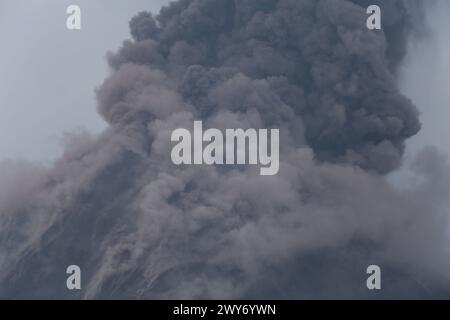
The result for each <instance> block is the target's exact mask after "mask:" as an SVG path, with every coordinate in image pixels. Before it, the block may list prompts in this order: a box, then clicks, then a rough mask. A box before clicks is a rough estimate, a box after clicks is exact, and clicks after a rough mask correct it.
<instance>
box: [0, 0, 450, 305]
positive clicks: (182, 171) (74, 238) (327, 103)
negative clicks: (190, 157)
mask: <svg viewBox="0 0 450 320" xmlns="http://www.w3.org/2000/svg"><path fill="white" fill-rule="evenodd" d="M369 2H370V3H369ZM369 4H379V5H380V6H381V8H382V12H383V27H384V31H370V30H368V29H367V28H366V19H367V14H366V7H367V6H368V5H369ZM424 10H425V8H424V4H423V2H421V1H401V0H391V1H387V0H386V1H366V0H354V1H347V0H317V1H316V0H236V1H231V0H179V1H176V2H173V3H172V4H171V5H169V6H167V7H164V8H163V9H162V10H161V12H160V14H159V15H157V16H153V15H151V14H150V13H146V12H142V13H139V14H138V15H137V16H135V17H134V18H133V19H132V20H131V22H130V30H131V35H132V37H133V39H132V40H128V41H125V42H124V43H123V46H122V47H121V48H120V49H119V50H118V52H116V53H111V54H109V56H108V61H109V63H110V66H111V69H112V73H111V76H110V77H108V78H107V79H106V80H105V82H104V83H103V85H102V86H101V87H100V88H99V89H98V91H97V95H98V109H99V113H100V114H101V115H102V117H103V118H104V119H105V120H106V121H107V122H108V123H109V128H108V129H107V130H106V131H105V132H104V133H103V134H102V136H101V137H99V138H93V137H89V136H74V137H73V138H72V139H71V140H70V143H69V146H68V147H67V151H66V153H65V155H64V157H63V158H61V159H60V160H59V161H58V162H57V163H56V164H55V166H54V168H52V169H51V170H47V171H43V170H41V169H39V168H27V169H26V170H25V169H21V168H20V167H17V165H15V164H14V165H13V164H10V163H8V164H4V165H3V167H5V168H8V170H9V169H10V168H11V167H12V169H14V170H15V171H17V175H19V177H16V178H13V177H10V176H8V175H7V176H6V177H1V176H0V182H1V183H0V185H1V186H2V187H1V188H0V199H1V200H2V201H1V202H0V219H1V224H0V258H1V259H0V296H2V297H39V298H42V297H64V298H118V297H122V298H142V297H145V298H330V297H334V298H351V297H360V298H364V297H399V298H406V297H443V296H447V297H450V282H449V278H448V276H447V274H446V273H445V272H446V270H448V268H449V267H450V259H449V255H448V250H447V243H448V236H447V231H448V230H447V226H448V221H447V214H446V213H447V211H446V208H448V207H449V203H448V202H449V201H448V200H447V199H446V194H445V191H446V190H448V188H449V187H450V171H449V170H448V168H447V167H446V165H445V159H442V157H440V156H439V155H438V154H437V153H436V152H435V150H432V149H427V150H425V151H423V152H422V153H421V154H420V155H419V157H418V158H417V160H416V162H415V168H416V172H417V175H420V177H421V178H422V180H421V181H422V183H421V184H419V185H418V186H417V187H416V188H414V189H409V190H407V191H399V190H396V189H395V188H393V187H392V186H390V185H389V183H388V182H386V180H385V177H384V174H386V173H389V172H391V171H392V170H394V169H396V168H398V167H399V166H400V164H401V159H402V154H403V151H404V143H405V140H406V139H407V138H409V137H411V136H413V135H415V134H416V133H417V132H418V131H419V130H420V122H419V118H418V113H417V111H416V108H415V107H414V106H413V105H412V103H411V102H410V101H409V100H408V99H407V98H406V97H404V96H403V95H401V94H400V93H399V90H398V88H397V85H396V82H395V73H396V70H397V68H398V66H399V64H400V63H401V61H402V58H403V57H404V55H405V52H406V43H407V39H408V36H409V35H410V34H411V32H412V31H414V30H416V28H418V25H420V21H421V15H423V13H424ZM193 120H203V123H204V124H205V126H206V127H214V128H280V135H281V136H280V148H281V150H280V152H281V153H280V162H281V165H280V172H279V174H278V175H276V176H272V177H263V176H259V175H258V174H257V173H256V170H254V168H250V167H231V168H230V167H212V166H181V167H176V166H174V165H173V164H172V163H171V161H170V151H171V147H172V145H171V143H170V134H171V132H172V130H174V129H176V128H180V127H185V128H191V127H192V122H193ZM12 169H11V170H12ZM5 170H6V169H5ZM24 175H25V177H24ZM4 181H6V183H3V182H4ZM11 181H12V182H11ZM16 181H19V182H16ZM24 181H26V183H25V182H24ZM71 264H77V265H79V266H80V267H81V269H82V272H83V273H82V274H83V289H82V290H81V291H78V292H71V291H68V290H67V289H66V287H65V284H66V282H65V279H66V276H67V275H66V273H65V271H66V267H67V266H68V265H71ZM371 264H377V265H380V266H381V267H382V269H383V283H384V287H383V290H382V291H381V292H378V293H371V292H369V291H368V290H367V288H366V282H365V279H366V276H367V275H366V273H365V271H366V268H367V266H369V265H371Z"/></svg>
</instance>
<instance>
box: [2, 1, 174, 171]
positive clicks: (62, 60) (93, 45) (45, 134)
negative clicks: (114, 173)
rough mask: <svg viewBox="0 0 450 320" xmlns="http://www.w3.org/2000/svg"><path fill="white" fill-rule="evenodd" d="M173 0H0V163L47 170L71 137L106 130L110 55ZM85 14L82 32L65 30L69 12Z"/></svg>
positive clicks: (83, 15)
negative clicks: (98, 90) (101, 100)
mask: <svg viewBox="0 0 450 320" xmlns="http://www.w3.org/2000/svg"><path fill="white" fill-rule="evenodd" d="M168 2H169V1H168V0H127V1H124V0H107V1H104V0H70V1H67V0H1V1H0V39H1V41H2V46H1V47H2V50H0V88H1V90H0V160H1V159H4V158H14V159H16V158H20V159H25V160H31V161H35V162H36V161H38V162H41V163H48V162H49V161H50V160H51V159H54V158H55V157H56V156H57V155H58V154H59V153H60V151H61V145H60V142H61V137H62V135H63V133H64V132H73V131H77V130H82V129H86V130H88V131H90V132H98V131H100V130H101V129H102V128H103V126H104V124H103V121H102V120H101V119H100V118H99V116H98V115H97V113H96V111H95V100H94V89H95V87H97V86H98V85H99V84H100V83H101V82H102V80H103V79H104V77H105V76H106V73H107V67H106V62H105V58H104V57H105V53H106V51H108V50H115V49H116V48H117V47H118V46H119V45H120V43H121V42H122V41H123V40H124V39H125V38H128V37H129V33H128V21H129V19H130V18H131V17H132V16H133V15H134V14H135V13H137V12H138V11H142V10H150V11H152V12H157V11H158V10H159V8H160V7H161V6H162V5H163V4H165V3H168ZM70 4H77V5H79V6H80V7H81V10H82V30H80V31H69V30H67V29H66V18H67V14H66V8H67V7H68V5H70Z"/></svg>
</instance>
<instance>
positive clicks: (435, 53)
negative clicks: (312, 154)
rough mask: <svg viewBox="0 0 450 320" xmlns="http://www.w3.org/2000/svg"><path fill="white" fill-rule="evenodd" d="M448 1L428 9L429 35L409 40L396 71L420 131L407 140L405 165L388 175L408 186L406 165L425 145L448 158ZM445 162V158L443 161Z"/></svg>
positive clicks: (412, 179) (411, 179) (410, 178)
mask: <svg viewBox="0 0 450 320" xmlns="http://www.w3.org/2000/svg"><path fill="white" fill-rule="evenodd" d="M449 12H450V1H448V0H439V1H438V4H437V5H436V6H435V7H434V8H432V9H430V10H429V12H428V14H427V17H426V19H427V20H426V23H427V25H428V30H429V34H427V35H426V37H424V38H421V39H420V40H412V41H410V45H409V50H408V55H407V58H406V60H405V63H404V65H403V67H402V72H401V74H400V77H399V80H400V87H401V90H402V91H403V93H404V94H405V95H406V96H408V97H409V98H410V99H412V100H413V101H414V103H415V104H416V105H417V107H418V109H419V111H420V120H421V122H422V130H421V131H420V132H419V134H418V135H416V136H414V137H413V138H412V139H410V140H409V141H408V142H407V149H406V153H405V156H404V157H405V165H404V166H403V168H402V169H401V170H399V171H398V172H395V173H394V174H393V175H392V179H393V180H392V181H394V182H396V183H397V184H399V185H403V186H410V185H411V184H412V183H414V182H415V181H416V177H415V175H414V174H413V173H412V172H411V171H410V165H411V163H412V162H413V161H414V159H415V157H416V154H417V153H418V152H419V151H420V150H421V149H423V148H424V147H426V146H430V145H432V146H435V147H437V149H438V150H439V151H440V152H441V153H442V154H444V155H446V156H447V158H448V159H450V139H449V137H450V125H449V121H450V59H449V58H450V33H449V30H448V13H449ZM447 161H448V160H447Z"/></svg>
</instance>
